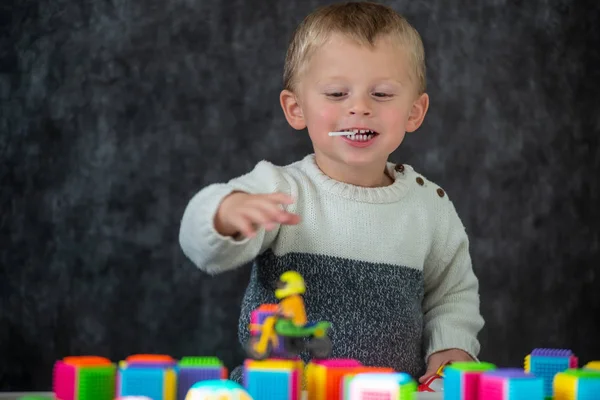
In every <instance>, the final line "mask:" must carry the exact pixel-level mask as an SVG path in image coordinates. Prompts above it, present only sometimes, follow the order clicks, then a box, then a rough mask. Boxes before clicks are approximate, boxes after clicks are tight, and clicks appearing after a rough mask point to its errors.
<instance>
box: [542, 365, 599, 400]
mask: <svg viewBox="0 0 600 400" xmlns="http://www.w3.org/2000/svg"><path fill="white" fill-rule="evenodd" d="M553 389H554V400H597V399H600V371H596V370H593V369H568V370H566V371H563V372H559V373H557V374H556V375H555V376H554V382H553Z"/></svg>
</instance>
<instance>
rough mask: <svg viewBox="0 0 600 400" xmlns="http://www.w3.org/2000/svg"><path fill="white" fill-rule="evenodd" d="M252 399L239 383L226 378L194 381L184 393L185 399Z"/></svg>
mask: <svg viewBox="0 0 600 400" xmlns="http://www.w3.org/2000/svg"><path fill="white" fill-rule="evenodd" d="M216 399H218V400H253V399H252V397H250V395H249V394H248V392H246V390H245V389H244V387H243V386H241V385H240V384H238V383H236V382H234V381H231V380H228V379H214V380H207V381H200V382H196V383H194V384H193V385H192V387H191V388H190V390H188V392H187V394H186V395H185V400H216Z"/></svg>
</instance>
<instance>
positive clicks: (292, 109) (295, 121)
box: [279, 90, 306, 130]
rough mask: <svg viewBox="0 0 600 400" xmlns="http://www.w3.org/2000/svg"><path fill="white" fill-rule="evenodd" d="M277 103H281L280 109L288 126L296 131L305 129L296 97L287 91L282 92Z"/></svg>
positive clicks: (304, 122) (302, 115)
mask: <svg viewBox="0 0 600 400" xmlns="http://www.w3.org/2000/svg"><path fill="white" fill-rule="evenodd" d="M279 101H280V102H281V108H282V109H283V113H284V114H285V119H287V122H288V124H290V125H291V127H292V128H294V129H297V130H302V129H304V128H306V121H305V120H304V113H303V112H302V107H300V103H299V102H298V98H297V97H296V95H295V94H294V93H293V92H291V91H289V90H282V91H281V94H280V95H279Z"/></svg>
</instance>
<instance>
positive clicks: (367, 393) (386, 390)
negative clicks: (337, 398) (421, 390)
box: [343, 372, 417, 400]
mask: <svg viewBox="0 0 600 400" xmlns="http://www.w3.org/2000/svg"><path fill="white" fill-rule="evenodd" d="M416 391H417V383H416V382H415V381H414V380H413V379H412V377H411V376H410V375H408V374H406V373H403V372H396V373H383V374H382V373H369V372H367V373H359V374H356V375H346V376H344V393H343V400H363V399H395V400H414V399H415V393H416Z"/></svg>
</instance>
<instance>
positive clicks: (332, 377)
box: [306, 360, 394, 400]
mask: <svg viewBox="0 0 600 400" xmlns="http://www.w3.org/2000/svg"><path fill="white" fill-rule="evenodd" d="M365 372H379V373H391V372H394V369H393V368H388V367H369V366H364V365H362V364H361V363H360V362H358V361H356V360H322V361H319V362H311V363H310V364H309V365H308V366H307V371H306V375H307V391H308V400H329V399H339V398H340V394H341V392H342V381H343V379H344V376H346V375H356V374H360V373H365Z"/></svg>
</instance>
